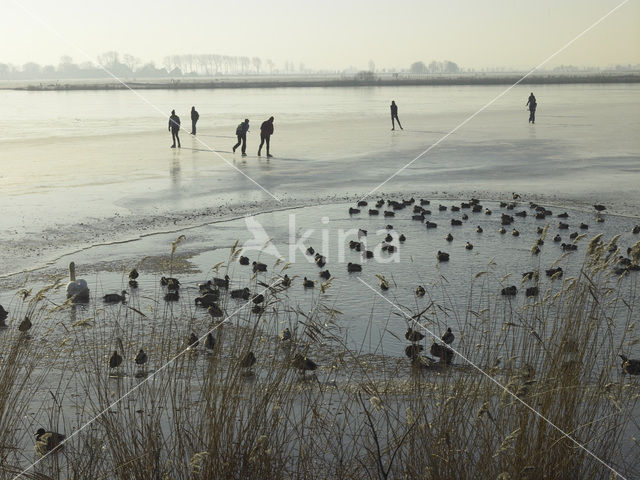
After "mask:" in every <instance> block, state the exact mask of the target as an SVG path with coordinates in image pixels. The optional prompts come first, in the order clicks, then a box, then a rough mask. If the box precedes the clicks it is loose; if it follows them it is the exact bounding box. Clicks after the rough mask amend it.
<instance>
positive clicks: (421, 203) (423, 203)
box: [420, 198, 431, 206]
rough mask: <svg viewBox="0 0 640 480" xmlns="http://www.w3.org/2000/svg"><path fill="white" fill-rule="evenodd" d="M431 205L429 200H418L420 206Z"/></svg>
mask: <svg viewBox="0 0 640 480" xmlns="http://www.w3.org/2000/svg"><path fill="white" fill-rule="evenodd" d="M430 204H431V200H426V199H424V198H421V199H420V205H423V206H424V205H430Z"/></svg>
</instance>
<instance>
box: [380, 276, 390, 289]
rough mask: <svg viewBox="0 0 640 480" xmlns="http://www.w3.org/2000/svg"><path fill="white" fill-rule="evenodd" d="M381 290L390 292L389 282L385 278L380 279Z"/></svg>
mask: <svg viewBox="0 0 640 480" xmlns="http://www.w3.org/2000/svg"><path fill="white" fill-rule="evenodd" d="M380 290H385V291H386V290H389V281H388V280H387V279H386V278H384V277H382V278H380Z"/></svg>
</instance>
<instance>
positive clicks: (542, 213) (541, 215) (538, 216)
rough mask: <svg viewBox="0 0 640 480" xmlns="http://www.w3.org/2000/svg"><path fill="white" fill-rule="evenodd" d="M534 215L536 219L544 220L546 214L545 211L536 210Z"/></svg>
mask: <svg viewBox="0 0 640 480" xmlns="http://www.w3.org/2000/svg"><path fill="white" fill-rule="evenodd" d="M535 216H536V220H544V219H545V218H547V215H546V213H545V212H537V213H536V215H535Z"/></svg>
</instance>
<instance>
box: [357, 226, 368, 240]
mask: <svg viewBox="0 0 640 480" xmlns="http://www.w3.org/2000/svg"><path fill="white" fill-rule="evenodd" d="M367 233H368V232H367V231H366V230H365V229H364V228H359V229H358V238H361V237H366V236H367Z"/></svg>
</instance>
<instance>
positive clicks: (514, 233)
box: [511, 228, 520, 237]
mask: <svg viewBox="0 0 640 480" xmlns="http://www.w3.org/2000/svg"><path fill="white" fill-rule="evenodd" d="M511 235H513V236H514V237H519V236H520V232H519V231H518V230H516V229H515V228H514V229H513V230H511Z"/></svg>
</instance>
